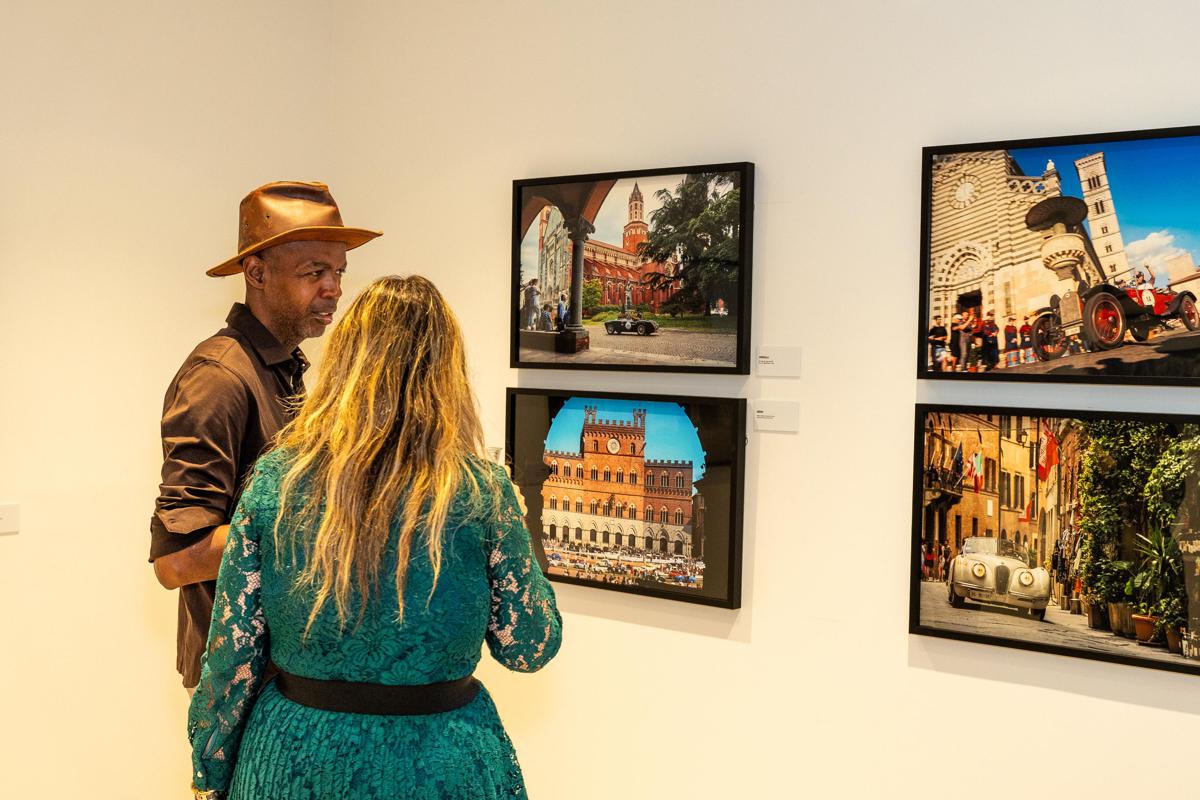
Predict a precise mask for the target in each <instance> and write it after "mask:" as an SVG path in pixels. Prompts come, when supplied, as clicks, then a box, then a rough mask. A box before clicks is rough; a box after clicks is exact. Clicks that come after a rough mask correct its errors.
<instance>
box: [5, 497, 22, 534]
mask: <svg viewBox="0 0 1200 800" xmlns="http://www.w3.org/2000/svg"><path fill="white" fill-rule="evenodd" d="M20 530H21V507H20V506H19V505H17V504H15V503H13V504H12V505H7V506H5V505H0V535H2V534H5V533H19V532H20Z"/></svg>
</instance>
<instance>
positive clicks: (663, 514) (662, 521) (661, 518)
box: [658, 507, 667, 525]
mask: <svg viewBox="0 0 1200 800" xmlns="http://www.w3.org/2000/svg"><path fill="white" fill-rule="evenodd" d="M658 524H659V525H666V524H667V509H666V508H665V507H664V508H662V509H661V510H660V511H659V512H658Z"/></svg>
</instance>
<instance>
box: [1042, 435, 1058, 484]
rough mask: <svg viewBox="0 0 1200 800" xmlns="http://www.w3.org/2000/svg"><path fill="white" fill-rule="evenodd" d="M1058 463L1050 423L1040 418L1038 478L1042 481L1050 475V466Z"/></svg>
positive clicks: (1055, 442)
mask: <svg viewBox="0 0 1200 800" xmlns="http://www.w3.org/2000/svg"><path fill="white" fill-rule="evenodd" d="M1057 463H1058V440H1057V439H1055V438H1054V431H1052V430H1050V423H1049V422H1047V421H1046V420H1042V429H1041V432H1040V433H1039V435H1038V467H1037V476H1038V480H1040V481H1044V480H1046V479H1047V478H1049V477H1050V468H1051V467H1053V466H1054V465H1055V464H1057Z"/></svg>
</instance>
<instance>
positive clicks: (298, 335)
mask: <svg viewBox="0 0 1200 800" xmlns="http://www.w3.org/2000/svg"><path fill="white" fill-rule="evenodd" d="M259 257H260V258H261V259H262V262H263V265H264V268H263V269H262V270H260V271H259V270H256V271H254V272H255V274H257V275H261V289H262V292H263V299H264V301H265V302H264V304H265V306H266V308H267V313H268V316H269V317H270V320H263V322H265V323H267V326H268V327H269V328H270V329H271V330H272V332H274V333H275V334H276V336H278V337H279V338H280V340H281V341H282V342H283V343H284V344H291V343H292V342H295V343H296V344H299V343H300V342H302V341H303V340H305V339H311V338H313V337H315V336H320V335H321V334H323V333H324V332H325V328H326V327H327V326H328V325H329V324H330V323H331V322H333V312H334V311H336V310H337V303H338V298H340V297H341V296H342V275H343V274H344V273H345V272H346V245H344V244H342V243H340V242H289V243H287V244H282V245H279V246H277V247H271V248H268V249H267V250H264V251H263V252H262V253H261V254H259ZM252 277H254V275H248V279H250V278H252Z"/></svg>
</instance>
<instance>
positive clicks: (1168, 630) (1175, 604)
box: [1156, 596, 1187, 654]
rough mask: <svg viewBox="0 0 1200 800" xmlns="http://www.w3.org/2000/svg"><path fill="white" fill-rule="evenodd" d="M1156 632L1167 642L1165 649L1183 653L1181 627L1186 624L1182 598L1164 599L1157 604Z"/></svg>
mask: <svg viewBox="0 0 1200 800" xmlns="http://www.w3.org/2000/svg"><path fill="white" fill-rule="evenodd" d="M1156 611H1157V613H1158V630H1159V632H1161V634H1162V635H1163V636H1165V637H1166V640H1167V649H1168V650H1170V651H1171V652H1172V653H1179V654H1182V653H1183V634H1182V630H1183V626H1184V625H1186V624H1187V614H1186V612H1185V605H1184V598H1183V597H1180V596H1174V597H1164V598H1163V599H1162V600H1161V601H1159V603H1158V607H1157V609H1156Z"/></svg>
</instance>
